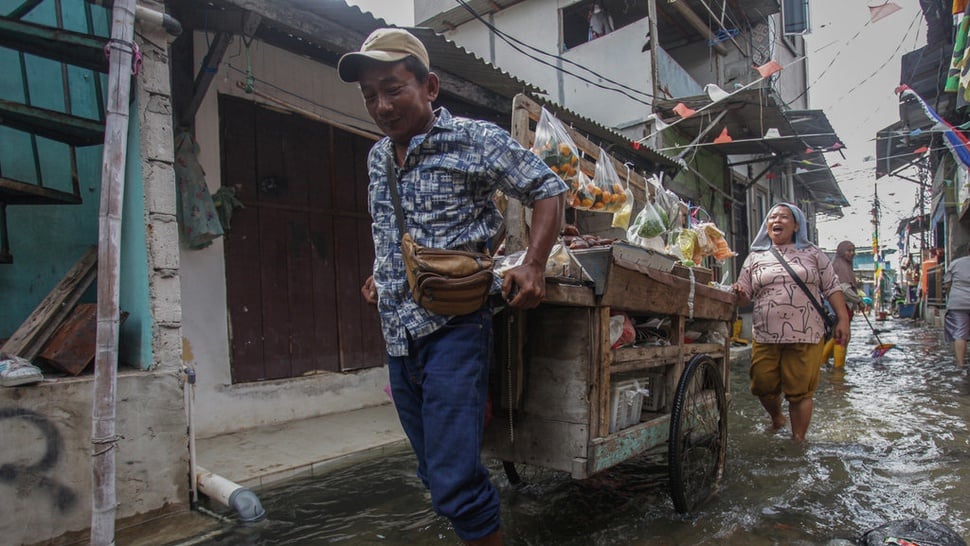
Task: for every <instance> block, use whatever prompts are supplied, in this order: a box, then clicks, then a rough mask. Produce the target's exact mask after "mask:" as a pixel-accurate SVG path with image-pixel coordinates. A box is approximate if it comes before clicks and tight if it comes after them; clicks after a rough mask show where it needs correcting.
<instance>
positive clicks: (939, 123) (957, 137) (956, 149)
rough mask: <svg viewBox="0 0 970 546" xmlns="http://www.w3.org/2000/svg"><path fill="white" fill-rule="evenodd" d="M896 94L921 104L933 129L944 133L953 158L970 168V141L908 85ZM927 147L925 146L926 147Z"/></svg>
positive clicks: (903, 86)
mask: <svg viewBox="0 0 970 546" xmlns="http://www.w3.org/2000/svg"><path fill="white" fill-rule="evenodd" d="M896 92H897V93H898V94H899V96H900V98H903V97H912V98H914V99H916V101H917V102H919V105H920V106H921V107H922V108H923V113H924V114H926V117H927V118H929V119H930V121H932V122H933V123H934V125H933V129H934V130H939V131H941V132H942V133H943V142H944V143H945V144H946V147H947V148H949V149H950V153H951V154H953V158H954V159H956V160H957V161H958V162H960V163H962V164H963V166H964V167H970V140H967V137H965V136H964V135H963V133H961V132H960V131H958V130H957V129H956V128H955V127H954V126H953V125H951V124H950V122H948V121H946V120H945V119H943V118H942V117H940V115H939V114H937V113H936V110H934V109H933V107H931V106H930V105H929V104H927V103H926V101H924V100H923V97H920V96H919V94H917V93H916V91H913V90H912V89H910V88H909V86H908V85H906V84H903V85H900V86H899V87H897V88H896ZM924 147H925V146H924Z"/></svg>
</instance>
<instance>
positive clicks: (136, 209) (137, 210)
mask: <svg viewBox="0 0 970 546" xmlns="http://www.w3.org/2000/svg"><path fill="white" fill-rule="evenodd" d="M137 112H138V101H137V100H134V101H132V103H131V118H130V121H129V123H128V152H127V156H128V161H127V163H126V164H125V196H124V205H123V207H124V208H123V212H122V219H121V286H120V290H121V292H120V293H119V297H120V300H119V303H120V305H121V309H122V310H123V311H127V312H128V319H127V320H125V322H124V323H123V324H122V325H121V333H120V340H119V346H118V360H119V361H120V362H123V363H126V364H128V365H130V366H134V367H136V368H141V369H143V370H147V369H149V368H150V367H151V365H152V312H151V303H150V298H149V290H148V249H147V248H146V244H145V243H146V241H147V238H146V237H147V233H146V228H145V224H146V218H145V198H144V194H145V187H144V178H143V177H142V170H141V159H140V156H141V152H140V146H139V137H138V134H139V133H140V128H141V124H140V123H139V122H138V115H137Z"/></svg>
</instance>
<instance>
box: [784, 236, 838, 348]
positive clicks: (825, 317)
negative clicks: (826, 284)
mask: <svg viewBox="0 0 970 546" xmlns="http://www.w3.org/2000/svg"><path fill="white" fill-rule="evenodd" d="M771 253H772V254H774V255H775V258H778V261H779V262H780V263H781V265H782V267H784V268H785V271H788V274H789V275H791V278H792V279H795V283H796V284H798V286H799V287H800V288H801V289H802V291H804V292H805V295H806V296H808V300H809V301H811V302H812V305H814V306H815V310H816V311H818V314H819V315H822V321H823V322H825V339H832V331H833V330H834V329H835V325H836V324H838V322H839V320H838V317H837V316H836V317H833V316H832V315H831V314H829V312H828V311H826V309H825V308H824V307H822V304H820V303H819V302H818V300H817V299H815V295H814V294H812V291H811V290H809V289H808V287H807V286H805V281H803V280H802V279H801V277H799V276H798V274H797V273H795V271H794V270H793V269H792V268H791V266H790V265H788V262H787V261H786V260H785V257H784V256H782V255H781V252H778V249H777V248H775V247H774V246H772V247H771Z"/></svg>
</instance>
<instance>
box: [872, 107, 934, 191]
mask: <svg viewBox="0 0 970 546" xmlns="http://www.w3.org/2000/svg"><path fill="white" fill-rule="evenodd" d="M932 141H933V133H932V132H930V131H914V130H911V129H909V128H907V127H906V126H905V125H903V122H901V121H897V122H896V123H893V124H892V125H890V126H888V127H886V128H884V129H881V130H879V131H878V132H876V179H879V178H882V177H883V176H886V175H888V174H892V173H895V172H897V171H899V170H901V169H904V168H906V167H907V166H909V165H912V164H913V163H915V162H916V161H919V159H920V158H922V157H923V154H922V152H921V153H916V151H917V150H919V149H920V148H926V147H930V146H931V143H932Z"/></svg>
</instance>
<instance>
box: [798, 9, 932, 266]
mask: <svg viewBox="0 0 970 546" xmlns="http://www.w3.org/2000/svg"><path fill="white" fill-rule="evenodd" d="M894 2H895V3H896V4H898V5H899V6H900V7H901V8H902V9H901V10H900V11H897V12H896V13H893V14H892V15H890V16H888V17H886V18H885V19H882V20H880V21H877V22H875V23H868V24H867V22H868V21H869V8H868V7H867V6H866V2H861V1H852V2H835V1H832V0H815V1H814V2H812V9H813V12H812V19H813V20H812V32H811V34H809V35H807V36H806V42H807V44H808V59H809V65H808V69H809V81H810V82H814V83H813V84H812V86H811V88H810V89H809V99H810V101H811V105H810V106H811V107H812V108H817V109H821V110H824V111H825V114H826V115H827V116H828V118H829V121H831V122H832V125H833V126H834V127H835V130H836V132H837V133H838V134H839V136H840V137H841V138H842V140H843V141H844V142H845V144H846V146H847V149H846V150H845V155H846V159H845V160H843V159H842V158H841V157H839V155H838V154H837V153H829V154H826V156H827V158H828V160H829V163H830V164H835V163H842V165H843V166H841V167H836V168H834V169H833V172H834V174H835V176H836V179H837V180H838V181H839V185H840V187H841V188H842V193H844V194H845V196H846V198H847V199H848V200H849V202H850V203H851V204H852V206H851V207H848V208H846V209H845V218H843V219H841V220H835V221H826V222H822V223H820V224H819V239H820V241H819V242H820V244H821V245H822V246H824V247H828V248H834V247H835V245H837V244H838V242H839V241H841V240H843V239H845V238H849V239H851V240H852V241H853V242H855V243H856V245H857V246H859V247H862V246H866V247H869V246H871V244H872V241H871V237H872V224H871V222H870V221H871V219H872V216H871V214H870V210H871V209H872V198H873V189H874V187H875V188H876V189H877V190H878V193H879V200H880V203H881V204H882V216H881V226H880V230H879V235H880V237H879V239H880V246H888V247H889V248H896V227H897V225H898V223H899V220H900V219H901V218H904V217H909V216H913V215H914V214H917V213H918V209H915V208H914V207H915V206H916V202H917V201H916V198H917V192H916V189H917V186H916V185H915V184H913V183H912V182H907V181H903V180H901V179H899V178H891V177H883V178H881V179H879V180H878V182H877V181H876V176H875V163H874V162H873V161H871V160H869V161H866V158H867V157H875V155H876V152H875V141H874V140H873V139H874V138H875V134H876V131H878V130H879V129H882V128H883V127H886V126H887V125H890V124H891V123H893V122H895V121H898V120H899V106H898V105H899V101H898V99H897V97H896V95H895V94H894V93H893V90H894V89H895V88H896V86H897V85H898V84H899V74H900V65H899V63H900V57H901V56H902V55H903V54H905V53H908V52H909V51H912V50H914V49H917V48H919V47H922V46H924V45H925V44H926V38H925V36H926V22H925V21H924V20H923V17H922V14H921V12H920V9H919V2H918V0H894ZM881 3H883V1H882V0H880V1H878V2H869V4H881ZM833 59H834V61H833ZM927 211H928V208H927ZM894 263H895V262H894Z"/></svg>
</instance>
